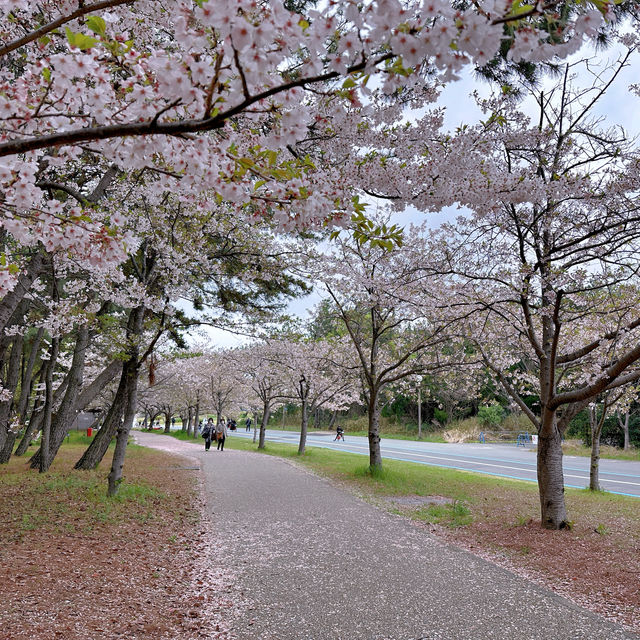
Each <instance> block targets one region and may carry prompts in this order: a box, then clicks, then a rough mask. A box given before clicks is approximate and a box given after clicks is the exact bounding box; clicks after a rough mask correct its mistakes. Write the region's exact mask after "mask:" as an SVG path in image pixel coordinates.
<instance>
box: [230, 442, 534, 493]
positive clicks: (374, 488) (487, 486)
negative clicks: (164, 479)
mask: <svg viewBox="0 0 640 640" xmlns="http://www.w3.org/2000/svg"><path fill="white" fill-rule="evenodd" d="M225 446H226V447H229V448H232V449H241V450H244V451H260V450H259V449H257V445H255V444H253V443H252V442H250V441H249V440H245V439H240V438H229V439H227V443H226V445H225ZM262 452H263V453H265V454H267V455H273V456H278V457H282V458H289V459H292V460H298V461H300V462H301V463H302V464H304V465H305V466H308V467H309V468H311V469H313V470H314V471H317V472H319V473H322V474H324V475H328V476H331V477H334V478H336V479H339V480H345V481H349V482H351V483H353V484H355V485H359V486H361V487H366V488H368V489H369V490H370V491H371V493H372V494H373V495H379V496H391V495H418V496H429V495H442V496H447V497H449V498H451V499H453V500H460V501H463V502H469V501H470V502H473V501H475V500H476V498H477V496H478V495H482V494H484V493H485V492H487V491H491V490H492V489H493V488H494V487H495V486H496V484H497V485H500V486H517V487H518V488H520V489H524V490H526V491H531V492H533V493H536V492H537V489H536V487H535V485H534V484H533V483H531V484H529V483H525V482H522V481H518V480H507V479H501V478H491V477H490V476H481V475H476V474H472V473H466V472H464V471H457V470H454V469H445V468H442V467H430V466H426V465H421V464H416V463H411V462H403V461H400V460H385V461H384V464H383V468H382V469H381V470H378V469H374V470H373V471H372V470H371V469H370V468H369V464H368V462H369V461H368V458H367V457H366V456H362V455H357V454H352V453H343V452H340V451H331V450H330V449H322V448H319V447H308V448H307V450H306V452H305V454H304V455H302V456H299V455H298V453H297V447H296V446H295V445H290V444H280V443H274V442H267V444H266V446H265V448H264V449H263V450H262Z"/></svg>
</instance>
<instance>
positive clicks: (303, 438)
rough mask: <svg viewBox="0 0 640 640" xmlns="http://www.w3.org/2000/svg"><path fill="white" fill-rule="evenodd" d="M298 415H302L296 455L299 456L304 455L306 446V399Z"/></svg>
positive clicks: (307, 424)
mask: <svg viewBox="0 0 640 640" xmlns="http://www.w3.org/2000/svg"><path fill="white" fill-rule="evenodd" d="M300 413H301V414H302V419H301V422H300V444H299V445H298V455H299V456H301V455H302V454H303V453H304V449H305V447H306V445H307V430H308V427H309V417H308V415H307V414H308V408H307V399H306V398H304V399H303V400H302V405H301V407H300Z"/></svg>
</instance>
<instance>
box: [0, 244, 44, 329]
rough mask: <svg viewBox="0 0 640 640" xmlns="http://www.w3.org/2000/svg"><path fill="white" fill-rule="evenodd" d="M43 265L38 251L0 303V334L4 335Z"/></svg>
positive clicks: (42, 258) (42, 257)
mask: <svg viewBox="0 0 640 640" xmlns="http://www.w3.org/2000/svg"><path fill="white" fill-rule="evenodd" d="M44 264H45V256H44V254H43V253H41V252H40V251H38V252H37V253H35V254H34V255H33V256H32V257H31V259H30V260H29V264H27V266H26V268H25V269H24V270H23V273H21V275H20V276H19V277H18V282H17V284H16V286H15V287H14V288H13V290H12V291H9V293H7V294H6V295H5V296H4V298H2V301H1V302H0V333H4V330H5V329H6V328H7V325H8V324H9V322H10V319H11V316H12V315H13V313H14V311H15V310H16V309H17V308H18V305H19V304H20V302H21V301H22V299H23V298H24V296H25V294H26V293H27V292H28V291H29V290H30V289H31V285H32V284H33V283H34V281H35V279H36V278H37V277H38V276H39V275H40V272H41V271H42V268H43V267H44ZM25 313H26V311H25Z"/></svg>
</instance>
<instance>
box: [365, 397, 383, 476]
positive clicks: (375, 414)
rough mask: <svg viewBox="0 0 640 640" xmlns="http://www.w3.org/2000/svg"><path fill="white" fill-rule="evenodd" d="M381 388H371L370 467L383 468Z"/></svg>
mask: <svg viewBox="0 0 640 640" xmlns="http://www.w3.org/2000/svg"><path fill="white" fill-rule="evenodd" d="M379 392H380V390H379V389H370V391H369V402H368V407H367V408H368V413H369V434H368V436H369V467H370V468H371V469H382V453H381V451H380V405H379V404H378V393H379Z"/></svg>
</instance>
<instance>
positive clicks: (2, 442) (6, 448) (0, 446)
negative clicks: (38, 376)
mask: <svg viewBox="0 0 640 640" xmlns="http://www.w3.org/2000/svg"><path fill="white" fill-rule="evenodd" d="M22 345H23V338H22V336H21V335H17V336H16V337H15V338H14V339H13V344H12V345H11V356H10V357H9V367H8V369H7V378H6V380H5V382H4V388H5V389H6V390H7V391H8V392H10V393H11V395H12V397H11V398H10V399H8V400H6V401H5V402H2V403H0V464H5V463H7V462H9V459H10V458H11V452H12V451H13V445H14V444H15V442H16V436H17V435H18V434H17V431H14V430H13V429H11V428H10V426H9V424H10V420H11V413H12V408H13V406H14V402H13V398H14V396H15V391H16V388H17V386H18V380H19V378H20V361H21V359H22Z"/></svg>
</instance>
